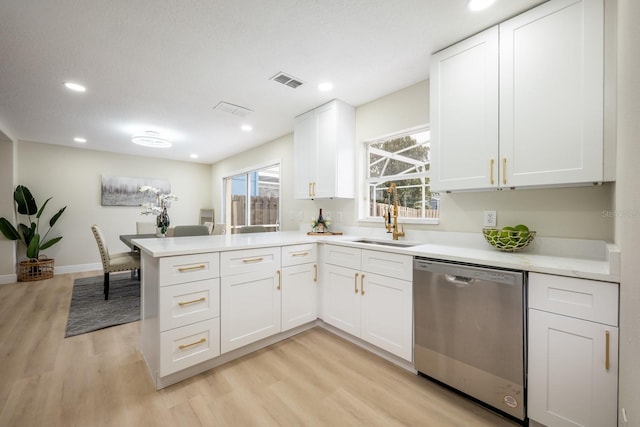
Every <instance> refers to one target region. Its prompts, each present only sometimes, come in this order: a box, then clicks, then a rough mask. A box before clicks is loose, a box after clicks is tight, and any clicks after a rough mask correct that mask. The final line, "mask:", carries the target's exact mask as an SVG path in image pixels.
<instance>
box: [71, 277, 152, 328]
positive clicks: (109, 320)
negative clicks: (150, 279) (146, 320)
mask: <svg viewBox="0 0 640 427" xmlns="http://www.w3.org/2000/svg"><path fill="white" fill-rule="evenodd" d="M102 279H103V276H102V275H100V276H95V277H84V278H81V279H76V280H75V282H74V283H73V294H72V296H71V304H70V306H69V317H68V319H67V331H66V334H65V338H66V337H72V336H74V335H80V334H85V333H87V332H92V331H97V330H98V329H104V328H108V327H111V326H116V325H122V324H124V323H129V322H135V321H136V320H140V281H139V280H138V279H136V278H134V279H132V278H131V274H130V273H129V272H127V273H121V274H111V276H110V278H109V299H108V300H107V301H105V300H104V294H103V293H102Z"/></svg>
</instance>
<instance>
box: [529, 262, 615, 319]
mask: <svg viewBox="0 0 640 427" xmlns="http://www.w3.org/2000/svg"><path fill="white" fill-rule="evenodd" d="M529 307H530V308H536V309H538V310H544V311H548V312H551V313H557V314H562V315H565V316H571V317H576V318H578V319H584V320H591V321H594V322H600V323H605V324H607V325H612V326H618V284H616V283H609V282H599V281H596V280H588V279H578V278H575V277H564V276H554V275H550V274H539V273H529Z"/></svg>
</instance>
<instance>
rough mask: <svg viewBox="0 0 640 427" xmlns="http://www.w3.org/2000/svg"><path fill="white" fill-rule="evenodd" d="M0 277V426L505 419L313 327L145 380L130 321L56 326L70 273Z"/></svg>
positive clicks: (62, 320) (63, 315)
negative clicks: (162, 383) (180, 375)
mask: <svg viewBox="0 0 640 427" xmlns="http://www.w3.org/2000/svg"><path fill="white" fill-rule="evenodd" d="M98 274H101V272H99V271H97V272H91V273H79V274H65V275H57V276H56V277H54V278H52V279H48V280H43V281H39V282H31V283H29V282H27V283H15V284H8V285H0V426H3V427H8V426H136V427H139V426H200V425H202V426H234V427H235V426H299V425H305V426H360V425H363V426H400V425H406V426H514V425H516V424H514V423H512V422H510V421H508V420H505V419H503V418H501V417H498V416H496V415H494V414H492V413H490V412H489V411H487V410H485V409H484V408H481V407H479V406H477V405H475V404H473V403H471V402H468V401H466V400H464V399H462V398H461V397H459V396H457V395H455V394H453V393H451V392H449V391H446V390H444V389H442V388H441V387H439V386H437V385H435V384H432V383H430V382H429V381H427V380H425V379H423V378H420V377H417V376H415V375H413V374H412V373H410V372H407V371H405V370H403V369H401V368H399V367H397V366H395V365H393V364H391V363H389V362H387V361H385V360H383V359H380V358H379V357H377V356H375V355H372V354H370V353H369V352H367V351H365V350H363V349H360V348H359V347H357V346H355V345H353V344H352V343H350V342H347V341H345V340H343V339H341V338H339V337H336V336H335V335H333V334H332V333H330V332H328V331H326V330H324V329H322V328H314V329H311V330H309V331H307V332H304V333H302V334H299V335H297V336H295V337H292V338H290V339H287V340H285V341H282V342H280V343H278V344H275V345H273V346H271V347H268V348H266V349H263V350H260V351H258V352H255V353H253V354H250V355H248V356H245V357H243V358H241V359H238V360H235V361H233V362H230V363H228V364H226V365H223V366H220V367H218V368H216V369H212V370H210V371H208V372H205V373H203V374H200V375H198V376H196V377H193V378H191V379H189V380H187V381H183V382H182V383H179V384H175V385H173V386H171V387H168V388H166V389H163V390H160V391H156V390H155V388H154V386H153V384H152V381H151V378H150V376H149V373H148V371H147V367H146V365H145V363H144V361H143V359H142V356H141V354H140V353H139V351H138V347H139V335H140V322H135V323H130V324H127V325H121V326H116V327H112V328H108V329H104V330H101V331H97V332H93V333H89V334H84V335H79V336H76V337H71V338H64V332H65V327H66V322H67V312H68V307H69V301H70V298H71V290H72V287H73V280H74V279H75V278H76V277H86V276H92V275H98Z"/></svg>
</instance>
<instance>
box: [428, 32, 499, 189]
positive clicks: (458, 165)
mask: <svg viewBox="0 0 640 427" xmlns="http://www.w3.org/2000/svg"><path fill="white" fill-rule="evenodd" d="M430 79H431V83H430V85H431V93H430V97H431V108H430V110H431V159H432V161H431V172H430V176H431V181H430V187H431V191H452V190H466V189H480V188H496V187H497V186H498V168H497V162H498V28H497V27H494V28H490V29H489V30H486V31H484V32H482V33H480V34H477V35H475V36H473V37H471V38H469V39H467V40H464V41H462V42H460V43H458V44H455V45H454V46H451V47H449V48H447V49H445V50H442V51H440V52H438V53H436V54H434V55H433V56H432V58H431V74H430Z"/></svg>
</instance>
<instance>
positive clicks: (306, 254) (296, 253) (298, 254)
mask: <svg viewBox="0 0 640 427" xmlns="http://www.w3.org/2000/svg"><path fill="white" fill-rule="evenodd" d="M308 255H309V252H295V253H292V254H291V256H308Z"/></svg>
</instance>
